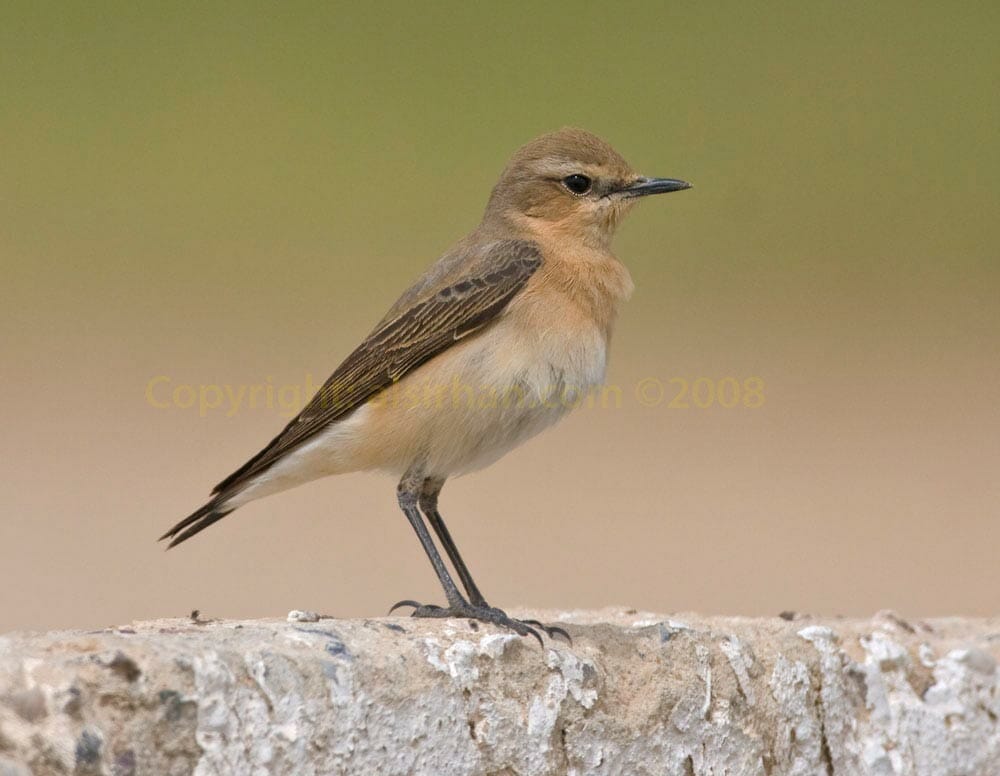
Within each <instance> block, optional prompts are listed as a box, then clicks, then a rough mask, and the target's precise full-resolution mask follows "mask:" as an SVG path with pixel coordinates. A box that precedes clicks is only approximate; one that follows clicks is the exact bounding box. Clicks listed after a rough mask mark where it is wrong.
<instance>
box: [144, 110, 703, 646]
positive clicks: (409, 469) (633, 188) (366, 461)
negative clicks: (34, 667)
mask: <svg viewBox="0 0 1000 776" xmlns="http://www.w3.org/2000/svg"><path fill="white" fill-rule="evenodd" d="M689 187H690V184H688V183H685V182H684V181H680V180H675V179H673V178H647V177H643V176H641V175H638V174H636V173H635V172H633V170H632V168H631V167H630V166H629V165H628V164H627V163H626V161H625V160H624V159H623V158H622V157H621V156H620V155H619V154H618V153H617V152H616V151H615V150H614V149H613V148H612V147H611V146H610V145H608V144H607V143H606V142H604V141H603V140H601V139H600V138H598V137H595V136H594V135H592V134H590V133H588V132H584V131H582V130H579V129H563V130H560V131H558V132H553V133H551V134H548V135H543V136H542V137H539V138H537V139H535V140H533V141H531V142H530V143H528V144H527V145H525V146H524V147H523V148H521V149H520V150H519V151H518V152H517V153H516V154H514V157H513V158H512V159H511V160H510V162H509V163H508V165H507V167H506V168H505V169H504V171H503V174H502V175H501V176H500V180H499V182H498V183H497V184H496V186H494V187H493V192H492V194H491V195H490V199H489V203H488V204H487V206H486V212H485V214H484V215H483V220H482V222H481V223H480V224H479V226H477V227H476V228H475V229H474V230H473V231H472V232H471V233H470V234H469V235H467V236H466V237H465V238H463V239H462V240H461V241H459V243H458V244H457V245H456V246H455V247H454V248H452V249H451V250H450V251H448V252H447V253H446V254H445V255H444V256H442V257H441V258H440V259H438V261H437V262H436V263H435V264H434V265H433V266H432V267H431V268H430V269H429V270H427V272H425V273H424V275H423V276H422V277H421V278H420V279H419V280H418V281H417V282H416V283H415V284H414V285H413V286H411V287H410V289H409V290H408V291H406V292H405V293H404V294H403V295H402V296H401V297H400V298H399V300H398V301H397V302H396V303H395V304H394V305H393V306H392V309H390V310H389V312H388V313H387V314H386V316H385V317H384V318H383V319H382V320H381V322H380V323H379V324H378V325H377V326H376V327H375V329H374V331H372V333H371V334H369V335H368V337H367V338H366V339H365V340H364V341H363V342H362V343H361V344H360V345H359V346H358V347H357V349H356V350H354V352H353V353H351V354H350V355H349V356H348V357H347V359H346V360H345V361H344V362H343V363H342V364H341V365H340V366H339V367H337V369H336V371H334V373H333V374H332V375H331V376H330V379H329V380H327V381H326V383H325V384H324V385H323V387H322V388H321V389H320V391H319V392H318V393H317V394H316V396H314V397H313V398H312V400H311V401H310V402H309V404H308V405H307V406H306V407H305V409H303V410H302V412H301V413H300V414H299V415H298V416H297V417H295V418H294V419H293V420H292V421H291V422H290V423H289V424H288V425H287V426H286V427H285V428H284V430H283V431H282V432H281V433H280V434H278V436H276V437H275V438H274V439H273V440H272V441H271V443H270V444H268V445H267V447H265V448H264V449H263V450H261V451H260V452H259V453H257V455H255V456H254V457H253V458H251V459H250V460H249V461H247V462H246V463H245V464H244V465H243V466H241V467H240V468H239V469H237V470H236V471H235V472H234V473H233V474H231V475H229V476H228V477H227V478H226V479H224V480H223V481H222V482H220V483H219V484H218V485H216V486H215V490H214V491H213V492H212V493H213V496H212V499H211V500H210V501H209V502H208V503H207V504H205V505H204V506H203V507H202V508H201V509H199V510H197V511H196V512H194V513H193V514H192V515H190V516H189V517H186V518H184V519H183V520H181V521H180V522H179V523H177V525H175V526H174V527H173V528H171V529H170V530H169V531H167V533H166V534H164V535H163V536H162V537H161V539H167V538H169V539H172V541H171V542H170V546H171V547H173V546H174V545H175V544H179V543H180V542H183V541H184V540H185V539H189V538H191V537H192V536H194V535H195V534H196V533H198V532H199V531H201V530H203V529H205V528H207V527H208V526H210V525H212V523H214V522H216V521H217V520H221V519H222V518H223V517H225V516H226V515H228V514H229V513H230V512H232V511H233V510H234V509H237V508H238V507H241V506H243V505H244V504H246V503H248V502H250V501H253V500H255V499H258V498H261V497H262V496H267V495H270V494H272V493H277V492H279V491H282V490H286V489H288V488H291V487H294V486H296V485H300V484H302V483H304V482H308V481H310V480H313V479H316V478H317V477H324V476H326V475H329V474H341V473H344V472H351V471H358V470H384V471H387V472H390V473H393V474H395V475H396V476H400V475H401V476H402V479H401V480H400V481H399V485H398V487H397V497H398V500H399V506H400V508H401V509H402V510H403V512H404V513H405V514H406V517H407V519H408V520H409V521H410V524H411V525H412V526H413V529H414V530H415V531H416V533H417V537H418V538H419V539H420V543H421V544H422V545H423V548H424V552H426V553H427V556H428V558H429V559H430V561H431V563H432V564H433V566H434V572H435V573H436V574H437V577H438V579H439V580H440V582H441V585H442V586H443V587H444V592H445V596H446V598H447V601H448V605H447V606H446V607H440V606H433V605H421V604H418V603H417V602H415V601H401V602H400V603H399V604H397V605H396V606H402V605H408V606H413V607H414V611H413V615H414V616H416V617H468V618H473V619H477V620H482V621H485V622H492V623H496V624H499V625H503V626H506V627H509V628H512V629H513V630H514V631H516V632H517V633H519V634H521V635H529V634H530V635H533V636H535V637H538V638H539V640H540V637H539V636H538V633H537V631H536V630H534V628H533V627H532V626H536V627H541V628H543V629H545V630H547V631H548V632H549V633H550V634H551V633H553V632H562V631H560V630H559V629H554V628H545V626H542V625H541V624H540V623H537V622H534V621H528V622H524V621H520V620H515V619H513V618H510V617H508V616H507V615H506V614H505V613H504V612H503V611H502V610H500V609H497V608H495V607H491V606H490V605H489V604H487V603H486V599H485V598H484V597H483V595H482V593H480V592H479V588H478V587H477V586H476V584H475V582H473V580H472V576H471V575H470V574H469V571H468V569H467V568H466V565H465V563H464V562H463V561H462V557H461V555H459V553H458V549H457V548H456V547H455V543H454V542H453V541H452V538H451V535H450V534H449V533H448V529H447V528H446V527H445V524H444V521H443V520H442V519H441V513H440V512H439V511H438V494H439V493H440V492H441V488H442V486H443V485H444V482H445V479H446V478H448V477H450V476H453V475H457V474H462V473H465V472H469V471H473V470H475V469H478V468H481V467H484V466H486V465H488V464H490V463H492V462H494V461H496V460H497V459H498V458H500V457H501V456H502V455H503V454H504V453H506V452H507V451H508V450H510V449H512V448H513V447H515V446H516V445H518V444H520V443H521V442H523V441H525V440H526V439H528V438H529V437H531V436H533V435H535V434H537V433H538V432H539V431H541V430H542V429H544V428H547V427H548V426H550V425H552V424H553V423H555V421H557V420H558V419H559V418H560V417H562V416H563V415H564V414H565V413H566V411H567V410H568V409H570V408H572V407H574V406H576V405H577V404H579V403H580V398H581V397H582V396H583V395H585V394H586V393H587V392H588V391H590V390H591V389H592V388H594V387H595V386H598V385H599V384H601V383H602V381H603V380H604V368H605V362H606V359H607V350H608V341H609V337H610V336H611V329H612V325H613V323H614V320H615V316H616V313H617V310H618V305H619V304H620V303H621V302H622V301H624V300H625V299H626V298H628V296H629V294H630V293H631V291H632V279H631V277H630V276H629V273H628V270H627V269H626V268H625V266H624V265H623V264H622V263H621V262H620V261H619V260H618V259H617V258H616V257H615V256H614V254H613V253H612V252H611V248H610V243H611V237H612V234H613V233H614V231H615V227H616V226H617V224H618V222H619V221H620V220H621V218H622V216H624V215H625V213H626V212H627V211H628V210H629V209H630V207H631V206H632V204H633V203H634V202H635V201H636V199H638V198H639V197H643V196H646V195H648V194H662V193H664V192H668V191H679V190H681V189H686V188H689ZM421 513H423V516H421ZM424 518H426V520H427V522H428V523H429V524H430V527H431V528H432V529H433V530H434V533H435V534H436V535H437V538H438V540H439V541H440V543H441V546H442V547H443V548H444V550H445V552H446V553H447V555H448V558H449V559H450V560H451V563H452V565H453V566H454V569H455V571H456V573H457V574H458V577H459V579H460V581H461V583H462V585H463V586H464V588H465V592H466V594H467V596H468V597H466V596H463V595H462V593H461V592H460V591H459V589H458V587H457V586H456V584H455V582H454V580H453V579H452V577H451V574H450V573H449V571H448V569H447V567H446V565H445V563H444V561H443V560H442V558H441V556H440V554H439V553H438V550H437V548H436V547H435V544H434V540H433V539H432V538H431V535H430V533H429V532H428V530H427V526H426V525H425V523H424ZM395 608H396V607H393V609H395Z"/></svg>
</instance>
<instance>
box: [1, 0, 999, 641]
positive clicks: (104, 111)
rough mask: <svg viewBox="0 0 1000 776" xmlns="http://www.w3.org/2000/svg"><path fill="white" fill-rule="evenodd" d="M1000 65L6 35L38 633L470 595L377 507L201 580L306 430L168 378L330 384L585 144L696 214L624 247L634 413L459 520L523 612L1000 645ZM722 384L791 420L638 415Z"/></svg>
mask: <svg viewBox="0 0 1000 776" xmlns="http://www.w3.org/2000/svg"><path fill="white" fill-rule="evenodd" d="M998 34H1000V10H998V8H997V6H996V5H995V4H993V3H965V4H961V5H959V6H956V5H950V6H947V7H943V6H940V5H939V4H932V3H917V4H914V3H908V2H902V1H901V0H900V2H889V3H883V4H879V5H878V6H877V7H871V6H870V5H869V4H861V3H858V4H847V5H843V4H837V5H836V6H834V5H830V6H820V5H818V4H802V3H793V2H788V3H766V4H753V5H747V4H741V3H715V4H713V3H699V4H689V3H666V4H654V3H632V4H625V5H622V6H620V7H618V6H616V7H611V6H608V5H607V4H596V3H594V4H579V3H566V4H559V3H547V4H544V5H543V6H542V7H541V8H539V7H538V4H534V3H532V4H524V5H517V4H512V5H505V6H504V8H503V9H492V10H488V11H487V10H484V9H472V8H469V7H467V4H459V3H454V4H444V3H434V4H427V5H425V6H423V7H422V8H419V9H417V8H414V7H413V6H411V5H410V4H406V5H403V4H399V5H392V4H389V5H385V6H382V8H381V10H374V11H373V10H370V9H366V10H361V9H360V7H359V6H358V5H357V4H344V5H342V6H340V5H335V4H330V5H322V6H321V5H306V4H302V5H287V6H281V7H278V6H275V5H273V4H259V5H250V4H243V3H241V4H223V3H219V4H213V5H211V6H204V7H196V6H181V5H179V4H168V5H167V6H165V7H159V8H153V7H149V6H147V7H146V8H144V9H142V10H139V9H137V8H136V7H135V6H134V5H132V4H125V3H118V4H115V3H105V4H97V5H92V4H57V5H53V6H49V7H48V8H47V10H42V9H36V8H35V4H32V3H5V4H4V6H3V9H2V10H0V94H3V100H2V103H0V137H2V142H0V224H2V227H0V261H2V272H3V283H2V288H3V291H2V298H3V301H2V305H0V317H2V326H3V332H4V337H3V341H2V348H3V353H2V357H3V364H4V369H3V384H2V389H3V403H2V410H0V412H2V428H3V433H2V435H0V455H2V461H3V464H4V468H5V471H4V474H3V477H2V483H0V487H2V492H0V510H2V522H0V591H2V593H0V596H2V600H0V630H5V629H10V628H29V627H30V628H52V627H63V626H101V625H106V624H111V623H118V622H123V621H128V620H131V619H133V618H147V617H155V616H167V615H183V614H186V613H187V612H189V611H190V610H191V609H194V608H199V609H200V610H201V611H202V612H203V614H204V615H205V616H216V617H251V616H264V615H281V614H283V613H284V612H286V611H287V610H289V609H291V608H310V609H315V610H319V611H323V612H328V613H331V614H335V615H340V616H374V615H381V614H383V613H384V612H385V610H386V609H387V607H388V606H389V604H391V603H392V602H394V601H395V600H397V599H400V598H404V597H414V598H418V599H424V600H430V601H436V600H438V599H439V598H440V594H439V591H438V589H437V583H436V580H435V579H434V577H433V574H432V572H431V570H430V567H429V565H428V563H427V561H426V560H425V558H424V557H423V554H422V552H421V551H420V548H419V546H418V544H417V542H416V539H415V538H414V537H413V536H412V531H411V529H410V528H409V526H408V525H407V524H406V521H405V520H404V518H403V517H402V515H401V514H400V513H399V512H398V511H397V508H396V505H395V499H394V490H393V485H394V483H393V482H392V481H391V480H389V479H388V478H384V477H379V476H375V475H356V476H348V477H342V478H339V479H335V480H332V479H331V480H326V481H322V482H318V483H314V484H312V485H309V486H306V487H303V488H301V489H299V490H297V491H294V492H291V493H287V494H283V495H280V496H276V497H273V498H271V499H268V500H266V501H263V502H259V503H257V504H254V505H251V506H249V507H247V508H245V509H243V510H241V511H239V512H238V513H236V514H234V515H232V516H230V517H229V518H227V519H226V520H225V521H224V522H222V523H220V524H219V525H217V526H215V527H213V528H212V529H211V530H209V531H207V532H205V533H204V534H203V535H201V536H199V537H198V538H197V539H196V540H195V541H192V542H190V543H188V544H185V545H183V546H182V547H180V548H178V549H176V550H173V551H171V552H169V553H164V552H163V551H162V546H161V545H157V544H156V542H155V538H156V536H158V535H159V534H160V533H162V532H163V531H164V530H165V529H166V528H167V527H169V526H170V525H171V524H172V523H173V522H175V521H176V520H177V519H179V518H180V517H182V516H184V515H185V514H187V513H188V512H190V511H191V510H192V509H194V508H195V507H197V506H198V505H199V504H200V503H202V500H203V498H204V497H205V496H206V495H207V493H208V490H209V489H210V487H211V485H213V484H214V483H215V482H216V481H218V480H219V479H221V477H222V476H224V475H225V474H227V473H229V471H231V470H232V469H233V468H235V467H236V466H237V465H239V464H240V463H242V462H243V460H245V458H247V457H248V456H249V455H250V454H252V453H253V452H255V451H256V450H257V449H258V448H259V447H260V446H261V445H262V444H263V443H265V442H266V441H267V440H268V439H270V438H271V436H272V435H273V434H274V433H275V432H276V431H277V430H278V428H279V427H280V426H281V425H282V424H283V423H284V422H285V418H286V417H287V413H283V412H281V411H280V410H279V409H276V408H272V409H267V408H261V407H259V408H257V409H253V410H251V409H243V410H241V411H239V412H236V413H233V414H232V416H228V415H227V412H226V410H225V409H215V410H211V411H208V412H207V413H205V417H201V416H200V415H199V412H198V409H197V408H192V409H182V408H180V407H177V406H170V407H167V408H157V407H154V406H151V405H150V403H149V402H147V400H146V388H147V384H148V383H149V381H150V380H151V379H153V378H155V377H157V376H164V377H166V378H168V379H169V381H170V383H169V385H168V384H166V383H161V384H159V385H158V387H157V392H156V393H154V398H155V399H156V400H157V401H162V399H163V397H164V396H166V397H167V399H169V394H170V391H169V389H172V388H174V387H177V386H179V385H195V386H198V385H201V384H208V385H220V386H233V387H234V388H235V389H237V390H238V388H239V386H243V385H250V384H263V385H265V386H266V385H268V384H271V385H273V386H274V387H275V389H277V388H279V387H280V386H283V385H286V384H291V385H294V384H301V383H302V382H303V381H304V379H305V377H306V375H307V374H308V375H311V376H312V379H313V380H314V381H321V380H322V379H324V378H325V377H326V375H327V374H328V373H329V372H330V371H331V370H332V369H333V367H334V366H336V364H337V363H338V361H339V359H341V358H342V357H343V356H344V355H346V353H347V352H348V350H349V349H350V348H351V347H352V346H353V345H354V344H355V343H356V342H357V340H358V339H359V338H360V337H362V336H363V335H364V334H365V333H366V332H367V331H368V329H369V327H370V326H371V325H372V324H373V323H374V322H375V321H376V320H377V319H378V318H380V317H381V315H382V314H383V312H384V311H385V309H386V307H387V306H388V305H389V304H390V303H391V302H392V301H393V300H394V298H395V296H396V295H397V294H398V293H399V292H400V291H401V290H402V289H403V288H404V287H405V286H406V285H407V284H408V283H409V282H410V281H411V280H412V279H413V278H414V277H415V276H416V275H418V274H419V273H420V272H421V271H422V269H423V268H424V267H425V266H426V265H427V264H428V263H430V262H431V261H432V260H433V259H434V258H435V257H436V256H437V255H438V254H439V253H440V252H442V251H443V250H444V249H445V248H447V246H448V245H449V244H450V243H451V242H452V241H454V240H455V239H457V238H458V237H459V236H461V234H463V233H464V232H465V231H466V230H468V229H469V228H471V227H472V226H473V225H474V224H475V223H476V221H477V219H478V217H479V214H480V211H481V208H482V206H483V204H484V202H485V199H486V196H487V193H488V190H489V187H490V185H491V184H492V182H493V180H494V178H495V177H496V175H497V173H498V172H499V170H500V169H501V167H502V166H503V164H504V163H505V161H506V159H507V157H508V156H509V155H510V153H511V152H512V151H513V150H514V149H515V148H516V147H517V146H518V145H519V144H521V143H522V142H524V141H526V140H527V139H529V138H531V137H533V136H535V135H537V134H539V133H541V132H544V131H547V130H550V129H553V128H556V127H559V126H562V125H567V124H570V125H578V126H583V127H586V128H588V129H591V130H593V131H595V132H598V133H600V134H602V135H603V136H605V137H606V138H608V139H609V140H610V141H611V142H613V143H614V144H615V145H616V146H617V147H618V148H619V149H620V150H621V151H622V153H623V154H625V155H626V157H627V158H629V159H630V160H632V161H633V163H634V164H635V165H636V166H637V167H639V168H640V169H642V170H643V171H646V172H648V173H649V174H656V175H667V176H674V177H682V178H685V179H688V180H691V181H693V182H694V183H695V185H696V188H695V189H694V190H693V191H690V192H684V193H682V194H676V195H671V196H669V197H663V198H658V199H655V200H651V201H648V202H644V203H643V204H642V206H641V207H640V208H638V209H637V211H636V212H635V213H634V215H633V216H632V217H631V219H630V220H629V222H628V223H627V224H626V225H625V227H624V228H623V231H622V234H621V235H620V237H619V239H618V242H617V249H618V253H619V255H620V256H621V257H622V258H623V259H624V260H625V261H626V262H627V263H628V265H629V267H630V268H631V270H632V273H633V275H634V278H635V281H636V285H637V289H638V290H637V292H636V294H635V296H634V298H633V300H632V301H631V302H630V303H629V305H628V306H627V307H626V308H625V310H624V314H623V317H622V320H621V323H620V326H619V329H618V331H617V334H616V341H615V343H614V352H613V360H612V365H611V369H610V374H609V380H610V382H612V383H613V384H615V385H618V386H621V387H622V391H623V400H622V406H621V407H618V408H606V409H598V408H595V409H591V410H583V411H581V412H579V413H577V414H576V415H575V416H573V417H571V418H570V419H569V420H568V421H566V422H565V423H563V424H562V425H561V426H559V427H557V428H556V429H555V430H553V431H550V432H548V433H547V434H545V435H544V436H542V437H540V438H538V439H536V440H534V441H532V442H531V443H529V444H528V445H526V446H525V447H524V448H522V449H520V450H518V451H517V452H515V453H514V454H512V455H510V456H508V457H507V458H506V459H504V460H502V461H501V462H500V463H498V464H497V465H495V466H493V467H492V468H490V469H489V470H487V471H485V472H481V473H479V474H476V475H472V476H469V477H466V478H463V479H460V480H457V481H455V482H453V483H451V484H450V485H449V486H448V487H447V488H446V490H445V492H444V497H443V512H444V515H445V517H446V518H447V519H448V521H449V524H450V525H451V528H452V531H453V533H454V534H455V535H456V538H457V540H458V542H459V545H460V546H461V547H462V549H463V550H464V553H465V555H466V558H467V560H468V561H469V563H470V565H471V567H472V569H473V571H474V573H475V575H476V577H477V579H478V581H479V583H480V586H481V587H482V588H483V589H484V591H485V592H486V593H487V595H488V597H490V599H491V601H493V602H495V603H497V604H499V605H505V606H514V605H530V606H534V607H581V606H587V607H596V606H603V605H606V604H611V603H621V604H628V605H632V606H635V607H640V608H650V609H656V610H676V609H686V610H700V611H704V612H709V613H741V614H748V615H753V614H775V613H777V612H778V611H780V610H783V609H795V610H799V611H807V612H815V613H827V614H838V613H844V614H865V613H869V612H872V611H873V610H876V609H880V608H883V607H893V608H896V609H899V610H901V611H902V612H904V613H906V614H908V615H914V616H920V615H941V614H946V613H954V614H991V613H992V614H995V613H996V612H997V589H998V585H997V582H998V574H997V547H998V540H1000V519H998V517H1000V515H998V511H1000V507H998V504H1000V485H998V480H1000V478H998V470H1000V467H998V463H1000V404H998V400H1000V389H998V386H1000V366H998V359H997V354H998V344H1000V337H998V333H1000V303H998V302H1000V294H998V291H1000V262H998V247H1000V219H998V218H997V213H998V212H1000V144H998V143H997V142H996V129H997V126H1000V107H998V106H1000V103H998V101H997V99H996V85H997V82H998V77H1000V64H998V61H997V59H996V56H995V44H996V39H997V36H998ZM699 377H706V378H710V379H712V380H715V381H718V380H720V379H721V378H724V377H734V378H736V379H738V380H739V381H743V380H745V379H747V378H750V377H759V378H761V379H762V380H763V381H764V386H765V388H764V396H765V403H764V406H762V407H760V408H757V409H749V408H746V407H737V408H732V409H725V408H722V407H720V406H718V405H715V406H712V407H709V408H707V409H700V408H697V407H694V406H692V407H690V408H688V409H673V408H669V407H668V406H666V403H665V402H664V403H661V404H659V405H657V406H644V405H643V403H642V402H640V401H639V400H638V398H637V396H636V393H635V390H636V386H637V384H639V382H640V381H642V380H644V379H647V378H655V379H658V380H660V381H662V382H663V383H664V384H665V387H666V389H667V391H668V394H667V398H668V399H669V398H670V393H669V392H670V391H672V390H674V388H673V386H672V385H671V384H670V383H669V381H670V379H671V378H685V379H688V380H694V379H696V378H699ZM161 389H162V390H161ZM180 397H181V398H182V399H183V398H184V397H183V393H182V394H181V395H180ZM285 398H290V396H285Z"/></svg>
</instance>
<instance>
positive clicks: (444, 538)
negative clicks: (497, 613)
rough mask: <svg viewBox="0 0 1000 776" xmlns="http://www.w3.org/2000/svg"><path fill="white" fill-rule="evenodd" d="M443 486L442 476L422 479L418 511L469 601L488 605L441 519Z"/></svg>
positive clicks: (475, 604) (473, 603)
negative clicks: (440, 508)
mask: <svg viewBox="0 0 1000 776" xmlns="http://www.w3.org/2000/svg"><path fill="white" fill-rule="evenodd" d="M443 487H444V478H441V477H428V478H427V479H425V480H424V482H423V487H422V489H421V491H420V502H419V503H420V511H421V512H423V513H424V516H425V517H426V518H427V522H429V523H430V524H431V528H433V529H434V533H435V534H437V538H438V541H439V542H441V546H442V547H444V551H445V552H446V553H448V559H449V560H450V561H451V565H452V566H454V567H455V571H457V572H458V577H459V579H461V580H462V585H463V586H464V587H465V592H466V593H467V594H468V596H469V603H471V604H472V605H473V606H489V604H487V603H486V599H485V598H484V597H483V594H482V593H480V592H479V588H478V587H476V583H475V582H474V581H473V579H472V575H471V574H470V573H469V569H468V568H467V567H466V565H465V561H463V560H462V556H461V555H460V554H459V552H458V547H456V546H455V541H454V540H453V539H452V538H451V533H449V531H448V526H446V525H445V524H444V520H442V519H441V513H440V512H439V511H438V494H439V493H440V492H441V488H443Z"/></svg>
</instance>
